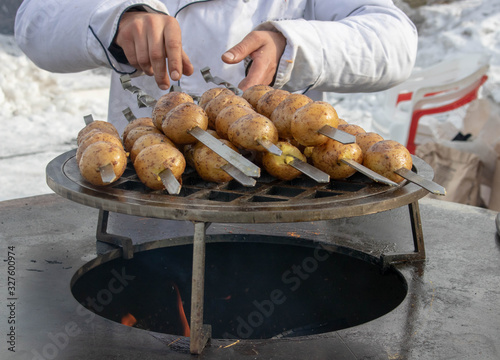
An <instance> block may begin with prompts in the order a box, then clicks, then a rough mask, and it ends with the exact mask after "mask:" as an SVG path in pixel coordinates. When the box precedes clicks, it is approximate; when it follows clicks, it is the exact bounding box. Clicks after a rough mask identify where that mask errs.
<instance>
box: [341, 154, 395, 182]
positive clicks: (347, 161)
mask: <svg viewBox="0 0 500 360" xmlns="http://www.w3.org/2000/svg"><path fill="white" fill-rule="evenodd" d="M340 161H342V162H343V163H344V164H346V165H349V166H350V167H352V168H354V169H356V170H357V171H359V172H360V173H362V174H363V175H366V176H368V177H369V178H370V179H372V180H373V181H376V182H380V183H383V184H386V185H390V186H398V183H396V182H394V181H392V180H389V179H388V178H386V177H385V176H382V175H380V174H378V173H376V172H375V171H373V170H371V169H369V168H367V167H366V166H364V165H361V164H360V163H358V162H356V161H354V160H352V159H341V160H340Z"/></svg>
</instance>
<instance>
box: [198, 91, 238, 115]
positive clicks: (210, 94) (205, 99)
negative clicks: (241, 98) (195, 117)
mask: <svg viewBox="0 0 500 360" xmlns="http://www.w3.org/2000/svg"><path fill="white" fill-rule="evenodd" d="M228 94H234V93H233V92H232V91H231V90H229V89H227V88H224V87H215V88H211V89H208V90H207V91H205V92H204V93H203V94H202V95H201V97H200V100H199V101H198V105H199V106H200V107H201V108H202V109H203V110H205V107H206V106H207V104H208V103H209V102H210V100H212V99H214V98H216V97H217V96H219V95H228Z"/></svg>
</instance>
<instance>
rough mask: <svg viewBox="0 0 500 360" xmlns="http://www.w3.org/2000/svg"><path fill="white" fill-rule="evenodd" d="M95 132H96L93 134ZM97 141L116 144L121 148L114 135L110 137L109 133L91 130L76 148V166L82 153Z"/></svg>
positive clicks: (119, 141) (118, 140) (120, 143)
mask: <svg viewBox="0 0 500 360" xmlns="http://www.w3.org/2000/svg"><path fill="white" fill-rule="evenodd" d="M94 131H96V132H94ZM98 141H106V142H108V143H112V144H116V145H118V146H120V147H122V148H123V145H122V142H121V140H120V139H119V138H117V137H116V136H115V135H112V134H110V133H106V132H102V131H99V130H92V131H91V132H89V133H88V136H86V137H85V138H84V139H83V141H82V142H81V143H80V145H79V146H78V149H76V156H75V158H76V162H77V164H79V163H80V159H81V158H82V155H83V152H84V151H85V150H86V149H87V148H88V147H89V146H90V145H91V144H93V143H96V142H98Z"/></svg>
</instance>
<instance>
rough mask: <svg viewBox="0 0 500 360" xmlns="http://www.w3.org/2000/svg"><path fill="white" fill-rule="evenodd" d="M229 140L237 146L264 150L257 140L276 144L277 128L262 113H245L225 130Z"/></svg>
mask: <svg viewBox="0 0 500 360" xmlns="http://www.w3.org/2000/svg"><path fill="white" fill-rule="evenodd" d="M227 135H228V137H229V141H231V142H232V143H233V144H234V145H236V146H237V147H240V148H243V149H248V150H257V151H266V149H265V148H264V147H262V145H260V144H259V143H258V142H257V140H259V139H264V140H269V141H271V142H272V143H274V144H276V143H277V142H278V130H277V129H276V126H274V124H273V122H272V121H271V120H269V119H268V118H267V117H265V116H264V115H260V114H258V113H254V114H248V115H245V116H243V117H241V118H239V119H238V120H236V121H235V122H234V123H232V124H231V126H229V129H228V131H227Z"/></svg>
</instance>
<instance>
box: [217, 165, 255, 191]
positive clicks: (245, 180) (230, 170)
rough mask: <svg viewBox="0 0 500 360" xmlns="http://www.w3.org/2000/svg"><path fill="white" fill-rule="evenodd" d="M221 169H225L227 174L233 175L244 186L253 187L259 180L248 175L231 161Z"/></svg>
mask: <svg viewBox="0 0 500 360" xmlns="http://www.w3.org/2000/svg"><path fill="white" fill-rule="evenodd" d="M221 169H222V170H224V171H225V172H226V173H227V174H229V175H231V176H232V177H233V179H234V180H236V181H237V182H239V183H240V184H241V185H243V186H248V187H252V186H255V184H256V183H257V181H256V180H255V179H254V178H251V177H249V176H246V175H245V174H243V173H242V172H241V171H239V170H238V169H237V168H235V167H234V166H233V165H231V164H230V163H227V164H225V165H223V166H222V167H221Z"/></svg>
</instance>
